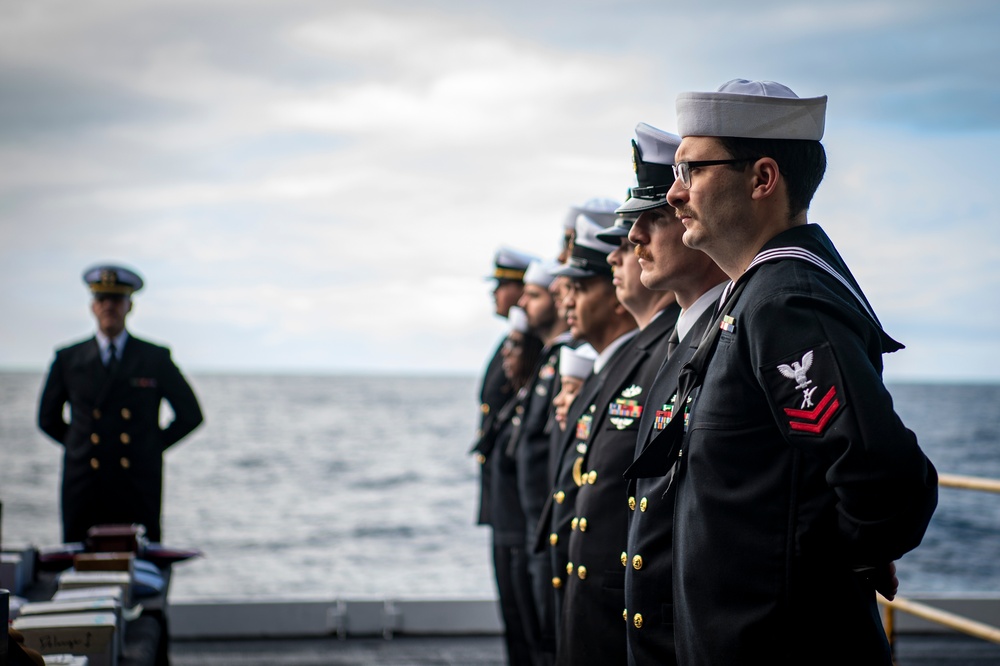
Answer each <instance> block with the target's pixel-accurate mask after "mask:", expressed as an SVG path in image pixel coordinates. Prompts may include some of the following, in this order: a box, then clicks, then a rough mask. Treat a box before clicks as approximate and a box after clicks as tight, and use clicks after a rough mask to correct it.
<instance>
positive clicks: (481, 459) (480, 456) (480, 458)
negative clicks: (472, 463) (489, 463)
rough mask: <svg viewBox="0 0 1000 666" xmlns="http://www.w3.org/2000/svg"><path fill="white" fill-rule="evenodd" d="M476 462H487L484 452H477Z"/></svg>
mask: <svg viewBox="0 0 1000 666" xmlns="http://www.w3.org/2000/svg"><path fill="white" fill-rule="evenodd" d="M476 462H477V463H479V464H480V465H485V464H486V456H484V455H483V454H482V453H477V454H476Z"/></svg>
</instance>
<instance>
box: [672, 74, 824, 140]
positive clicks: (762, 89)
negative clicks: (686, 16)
mask: <svg viewBox="0 0 1000 666" xmlns="http://www.w3.org/2000/svg"><path fill="white" fill-rule="evenodd" d="M825 123H826V95H822V96H821V97H799V96H798V95H796V94H795V93H794V92H792V91H791V89H790V88H788V86H785V85H782V84H780V83H775V82H774V81H747V80H746V79H733V80H732V81H729V82H727V83H724V84H722V85H721V86H719V89H718V90H717V91H716V92H686V93H681V94H679V95H678V96H677V131H678V132H679V133H680V135H681V136H732V137H740V138H746V139H805V140H810V141H819V140H820V139H822V138H823V129H824V126H825Z"/></svg>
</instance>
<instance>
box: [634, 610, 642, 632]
mask: <svg viewBox="0 0 1000 666" xmlns="http://www.w3.org/2000/svg"><path fill="white" fill-rule="evenodd" d="M632 624H634V625H635V628H636V629H642V613H636V614H635V617H633V618H632Z"/></svg>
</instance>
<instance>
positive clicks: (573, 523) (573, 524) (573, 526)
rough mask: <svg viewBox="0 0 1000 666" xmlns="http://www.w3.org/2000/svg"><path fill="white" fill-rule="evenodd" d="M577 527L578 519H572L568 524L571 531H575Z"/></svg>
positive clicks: (578, 524)
mask: <svg viewBox="0 0 1000 666" xmlns="http://www.w3.org/2000/svg"><path fill="white" fill-rule="evenodd" d="M579 526H580V519H579V518H574V519H573V520H572V521H570V523H569V528H570V529H571V530H575V529H576V528H577V527H579Z"/></svg>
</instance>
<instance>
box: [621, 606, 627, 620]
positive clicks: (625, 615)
mask: <svg viewBox="0 0 1000 666" xmlns="http://www.w3.org/2000/svg"><path fill="white" fill-rule="evenodd" d="M622 619H623V620H625V621H626V622H628V609H627V608H626V609H624V610H622Z"/></svg>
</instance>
